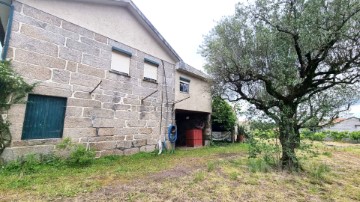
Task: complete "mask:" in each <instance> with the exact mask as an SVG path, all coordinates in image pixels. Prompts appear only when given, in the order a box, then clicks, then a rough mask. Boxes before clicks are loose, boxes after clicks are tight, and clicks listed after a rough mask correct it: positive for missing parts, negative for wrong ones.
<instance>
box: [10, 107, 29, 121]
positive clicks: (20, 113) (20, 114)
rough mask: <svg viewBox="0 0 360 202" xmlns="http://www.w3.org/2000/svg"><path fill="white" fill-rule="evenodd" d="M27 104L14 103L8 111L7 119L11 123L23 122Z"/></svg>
mask: <svg viewBox="0 0 360 202" xmlns="http://www.w3.org/2000/svg"><path fill="white" fill-rule="evenodd" d="M25 109H26V104H14V105H12V106H11V108H10V109H9V111H8V115H7V119H8V120H9V121H10V123H12V124H15V123H18V124H22V123H23V122H24V117H25Z"/></svg>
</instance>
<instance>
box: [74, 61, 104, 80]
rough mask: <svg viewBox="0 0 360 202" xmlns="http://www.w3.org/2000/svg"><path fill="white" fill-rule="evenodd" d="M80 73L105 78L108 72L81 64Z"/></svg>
mask: <svg viewBox="0 0 360 202" xmlns="http://www.w3.org/2000/svg"><path fill="white" fill-rule="evenodd" d="M78 71H79V73H82V74H87V75H91V76H96V77H99V78H104V77H105V71H106V70H104V69H99V68H95V67H91V66H87V65H82V64H79V67H78Z"/></svg>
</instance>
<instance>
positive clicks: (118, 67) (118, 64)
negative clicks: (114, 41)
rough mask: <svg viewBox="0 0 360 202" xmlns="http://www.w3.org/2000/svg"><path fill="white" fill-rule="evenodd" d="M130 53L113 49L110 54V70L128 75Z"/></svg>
mask: <svg viewBox="0 0 360 202" xmlns="http://www.w3.org/2000/svg"><path fill="white" fill-rule="evenodd" d="M130 59H131V53H129V52H126V51H123V50H121V49H117V48H113V51H112V54H111V70H114V71H116V72H120V73H124V74H127V75H129V73H130Z"/></svg>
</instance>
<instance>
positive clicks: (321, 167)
mask: <svg viewBox="0 0 360 202" xmlns="http://www.w3.org/2000/svg"><path fill="white" fill-rule="evenodd" d="M329 172H330V167H329V166H328V165H326V164H323V163H321V164H312V165H310V168H309V174H310V176H311V177H312V178H313V179H314V180H315V181H317V182H318V181H322V180H324V179H325V175H326V174H328V173H329Z"/></svg>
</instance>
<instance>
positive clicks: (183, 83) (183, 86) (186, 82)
mask: <svg viewBox="0 0 360 202" xmlns="http://www.w3.org/2000/svg"><path fill="white" fill-rule="evenodd" d="M180 92H183V93H189V92H190V79H187V78H184V77H180Z"/></svg>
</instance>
